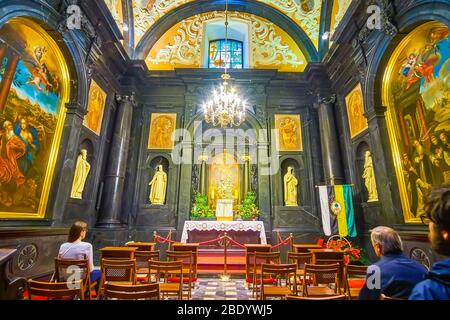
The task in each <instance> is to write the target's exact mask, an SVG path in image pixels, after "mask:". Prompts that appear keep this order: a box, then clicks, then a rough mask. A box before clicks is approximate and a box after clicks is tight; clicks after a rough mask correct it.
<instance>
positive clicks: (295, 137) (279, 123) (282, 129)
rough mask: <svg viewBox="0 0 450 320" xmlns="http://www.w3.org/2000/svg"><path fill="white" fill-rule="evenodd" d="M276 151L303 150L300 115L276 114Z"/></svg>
mask: <svg viewBox="0 0 450 320" xmlns="http://www.w3.org/2000/svg"><path fill="white" fill-rule="evenodd" d="M275 130H277V141H276V142H277V149H278V151H303V141H302V126H301V118H300V115H288V114H276V115H275Z"/></svg>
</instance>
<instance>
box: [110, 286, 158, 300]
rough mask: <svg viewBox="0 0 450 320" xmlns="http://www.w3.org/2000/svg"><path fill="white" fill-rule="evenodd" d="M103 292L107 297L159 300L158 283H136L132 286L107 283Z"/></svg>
mask: <svg viewBox="0 0 450 320" xmlns="http://www.w3.org/2000/svg"><path fill="white" fill-rule="evenodd" d="M104 294H105V297H106V298H107V299H119V300H138V299H146V300H149V299H152V300H159V283H151V284H138V285H132V286H127V285H117V284H114V283H107V284H106V285H105V291H104Z"/></svg>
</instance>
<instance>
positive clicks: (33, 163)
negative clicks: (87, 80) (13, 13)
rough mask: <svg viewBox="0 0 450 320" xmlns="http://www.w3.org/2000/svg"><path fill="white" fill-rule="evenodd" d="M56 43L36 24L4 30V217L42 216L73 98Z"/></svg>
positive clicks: (23, 22) (0, 200) (0, 76)
mask: <svg viewBox="0 0 450 320" xmlns="http://www.w3.org/2000/svg"><path fill="white" fill-rule="evenodd" d="M68 74H69V73H68V70H67V65H66V63H65V60H64V57H63V56H62V53H61V51H60V49H59V47H58V45H57V44H56V42H55V41H54V40H53V39H52V38H51V37H50V36H49V35H48V34H47V33H46V31H45V30H44V29H43V28H42V27H41V26H40V25H38V24H37V23H35V22H33V21H31V20H28V19H25V18H14V19H12V20H10V21H9V22H8V23H6V24H5V25H3V26H2V27H1V29H0V81H1V84H0V123H1V126H0V128H1V129H0V217H1V218H17V219H21V218H43V217H44V216H45V210H46V206H47V202H48V196H49V193H50V186H51V181H52V177H53V171H54V166H55V161H56V158H57V153H58V149H59V146H60V139H61V133H62V129H63V124H64V118H65V108H64V104H65V103H66V102H67V101H68V97H69V87H68V84H69V76H68Z"/></svg>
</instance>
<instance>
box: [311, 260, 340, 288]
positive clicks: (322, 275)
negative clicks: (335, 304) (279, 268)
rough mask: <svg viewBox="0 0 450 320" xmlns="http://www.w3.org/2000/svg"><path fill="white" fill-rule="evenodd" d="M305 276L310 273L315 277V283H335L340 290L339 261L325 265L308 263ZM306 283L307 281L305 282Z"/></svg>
mask: <svg viewBox="0 0 450 320" xmlns="http://www.w3.org/2000/svg"><path fill="white" fill-rule="evenodd" d="M303 270H304V274H305V276H307V275H310V276H312V277H313V279H314V284H315V285H318V284H327V285H328V284H335V285H336V286H337V288H338V290H340V282H339V275H340V265H339V263H335V264H325V265H317V264H309V263H306V264H305V266H304V268H303ZM304 283H305V284H306V281H305V282H304Z"/></svg>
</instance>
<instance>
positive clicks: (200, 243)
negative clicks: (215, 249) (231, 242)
mask: <svg viewBox="0 0 450 320" xmlns="http://www.w3.org/2000/svg"><path fill="white" fill-rule="evenodd" d="M223 238H224V237H219V238H217V239H214V240H209V241H204V242H199V243H198V244H199V245H201V246H204V245H207V244H210V243H214V242H218V241H220V240H222V239H223Z"/></svg>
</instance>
